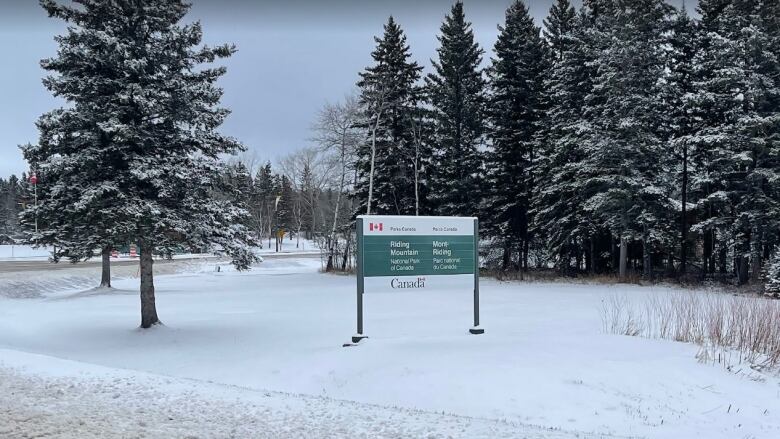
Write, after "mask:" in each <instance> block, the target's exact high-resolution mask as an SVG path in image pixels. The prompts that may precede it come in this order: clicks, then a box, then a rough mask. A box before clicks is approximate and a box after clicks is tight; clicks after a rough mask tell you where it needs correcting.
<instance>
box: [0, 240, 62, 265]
mask: <svg viewBox="0 0 780 439" xmlns="http://www.w3.org/2000/svg"><path fill="white" fill-rule="evenodd" d="M50 255H51V248H50V247H39V248H33V247H30V246H28V245H11V244H0V261H15V260H28V261H29V260H32V261H45V260H47V259H49V256H50Z"/></svg>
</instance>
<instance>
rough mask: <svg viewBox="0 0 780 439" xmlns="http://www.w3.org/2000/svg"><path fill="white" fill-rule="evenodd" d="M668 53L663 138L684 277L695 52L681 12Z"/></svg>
mask: <svg viewBox="0 0 780 439" xmlns="http://www.w3.org/2000/svg"><path fill="white" fill-rule="evenodd" d="M668 47H669V53H668V54H667V71H668V74H667V76H666V78H665V82H666V86H665V87H664V91H665V93H666V102H667V105H666V112H665V113H666V116H667V117H666V118H665V119H664V120H665V122H666V127H665V129H666V130H667V132H666V137H667V138H668V142H669V144H670V146H671V147H672V148H673V150H674V151H675V155H676V157H675V161H676V162H677V163H678V165H676V166H675V167H674V169H675V170H676V173H677V174H678V175H677V176H676V177H677V181H678V182H679V183H678V185H676V186H678V187H679V190H677V191H675V192H676V193H679V199H680V209H679V210H680V215H679V228H680V237H679V242H680V273H681V274H685V272H686V271H687V264H688V253H689V252H688V248H689V247H690V244H689V238H688V232H689V229H690V225H691V218H689V216H690V215H689V205H690V201H689V200H690V198H689V194H688V188H689V186H690V184H689V182H690V178H691V167H690V164H691V163H690V161H691V156H692V155H693V154H692V151H691V149H692V146H693V145H691V144H690V142H689V141H690V137H689V136H690V135H691V133H692V132H693V129H694V126H695V123H696V119H695V117H694V116H693V114H694V111H693V108H692V106H691V101H690V97H691V96H692V95H693V94H694V93H695V92H696V88H695V85H694V81H695V79H696V78H695V76H694V56H695V55H696V51H697V29H696V23H695V22H694V20H693V19H692V18H691V17H690V16H689V15H688V11H687V10H686V9H685V7H684V6H683V8H681V9H680V10H678V11H676V12H675V14H674V16H673V18H672V22H671V32H670V34H669V42H668Z"/></svg>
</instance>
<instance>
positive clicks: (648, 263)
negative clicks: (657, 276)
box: [642, 238, 653, 281]
mask: <svg viewBox="0 0 780 439" xmlns="http://www.w3.org/2000/svg"><path fill="white" fill-rule="evenodd" d="M642 259H643V261H642V268H644V272H645V279H646V280H650V281H651V280H653V265H652V264H653V261H652V255H651V254H650V244H648V243H647V238H645V240H644V242H643V243H642Z"/></svg>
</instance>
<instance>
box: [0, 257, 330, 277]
mask: <svg viewBox="0 0 780 439" xmlns="http://www.w3.org/2000/svg"><path fill="white" fill-rule="evenodd" d="M262 256H263V259H284V258H319V257H320V254H319V253H269V254H264V255H262ZM204 260H205V261H216V260H219V258H218V257H216V256H211V257H200V258H177V259H155V261H154V263H155V264H170V263H173V262H186V261H204ZM100 263H101V261H100V260H97V259H91V260H88V261H84V262H79V263H76V264H71V263H70V262H60V263H57V264H55V263H52V262H49V261H40V260H39V261H30V260H27V261H21V260H20V261H0V273H19V272H25V271H49V270H67V269H72V268H76V267H78V268H81V267H91V266H100ZM131 265H138V259H124V258H123V259H112V260H111V266H112V267H116V266H120V267H121V266H131Z"/></svg>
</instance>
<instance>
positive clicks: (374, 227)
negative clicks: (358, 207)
mask: <svg viewBox="0 0 780 439" xmlns="http://www.w3.org/2000/svg"><path fill="white" fill-rule="evenodd" d="M374 230H376V231H379V232H381V231H382V223H368V231H369V232H373V231H374Z"/></svg>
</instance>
